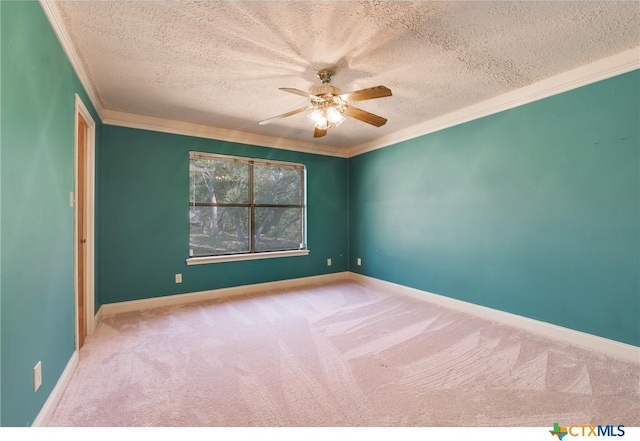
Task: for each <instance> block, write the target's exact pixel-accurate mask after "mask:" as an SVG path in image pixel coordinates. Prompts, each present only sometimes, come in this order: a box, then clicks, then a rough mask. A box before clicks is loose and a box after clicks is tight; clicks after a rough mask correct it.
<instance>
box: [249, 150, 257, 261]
mask: <svg viewBox="0 0 640 441" xmlns="http://www.w3.org/2000/svg"><path fill="white" fill-rule="evenodd" d="M253 170H254V169H253V161H251V162H250V163H249V205H250V207H251V208H249V249H250V250H251V251H250V252H252V253H255V252H256V215H255V205H256V204H255V201H254V200H253V197H254V193H253Z"/></svg>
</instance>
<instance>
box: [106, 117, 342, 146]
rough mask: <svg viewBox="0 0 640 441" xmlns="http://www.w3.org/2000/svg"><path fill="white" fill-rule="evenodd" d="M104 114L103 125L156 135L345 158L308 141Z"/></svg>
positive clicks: (162, 120) (160, 119) (157, 119)
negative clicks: (212, 140)
mask: <svg viewBox="0 0 640 441" xmlns="http://www.w3.org/2000/svg"><path fill="white" fill-rule="evenodd" d="M103 115H104V119H103V121H102V122H103V123H104V124H109V125H113V126H120V127H129V128H132V129H143V130H153V131H155V132H164V133H171V134H174V135H185V136H195V137H198V138H207V139H216V140H219V141H228V142H236V143H240V144H250V145H255V146H260V147H271V148H276V149H282V150H292V151H296V152H304V153H314V154H319V155H326V156H338V157H341V158H346V157H347V151H346V150H345V149H340V148H335V147H329V146H323V145H318V144H314V143H311V142H303V141H292V140H289V139H284V138H278V137H274V136H264V135H257V134H255V133H247V132H240V131H237V130H229V129H222V128H219V127H213V126H206V125H202V124H193V123H188V122H183V121H175V120H169V119H164V118H156V117H153V116H144V115H135V114H132V113H125V112H118V111H114V110H103Z"/></svg>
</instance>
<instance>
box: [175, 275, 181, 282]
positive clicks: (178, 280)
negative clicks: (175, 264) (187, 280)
mask: <svg viewBox="0 0 640 441" xmlns="http://www.w3.org/2000/svg"><path fill="white" fill-rule="evenodd" d="M176 283H182V274H176Z"/></svg>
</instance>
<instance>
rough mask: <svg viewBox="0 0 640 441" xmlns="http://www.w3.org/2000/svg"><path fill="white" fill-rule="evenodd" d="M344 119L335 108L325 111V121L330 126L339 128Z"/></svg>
mask: <svg viewBox="0 0 640 441" xmlns="http://www.w3.org/2000/svg"><path fill="white" fill-rule="evenodd" d="M345 119H346V118H345V117H344V116H342V113H340V111H339V110H338V109H337V108H336V107H329V108H328V109H327V121H328V122H329V124H331V125H332V126H335V127H337V126H339V125H340V124H342V122H343V121H344V120H345Z"/></svg>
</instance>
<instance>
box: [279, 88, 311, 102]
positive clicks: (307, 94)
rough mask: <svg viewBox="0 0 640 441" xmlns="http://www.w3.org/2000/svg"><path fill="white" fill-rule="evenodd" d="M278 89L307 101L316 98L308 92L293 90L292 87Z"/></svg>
mask: <svg viewBox="0 0 640 441" xmlns="http://www.w3.org/2000/svg"><path fill="white" fill-rule="evenodd" d="M279 89H280V90H284V91H285V92H289V93H293V94H295V95H300V96H303V97H305V98H309V99H313V98H316V97H315V96H314V95H311V94H310V93H309V92H304V91H302V90H300V89H294V88H292V87H279Z"/></svg>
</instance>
